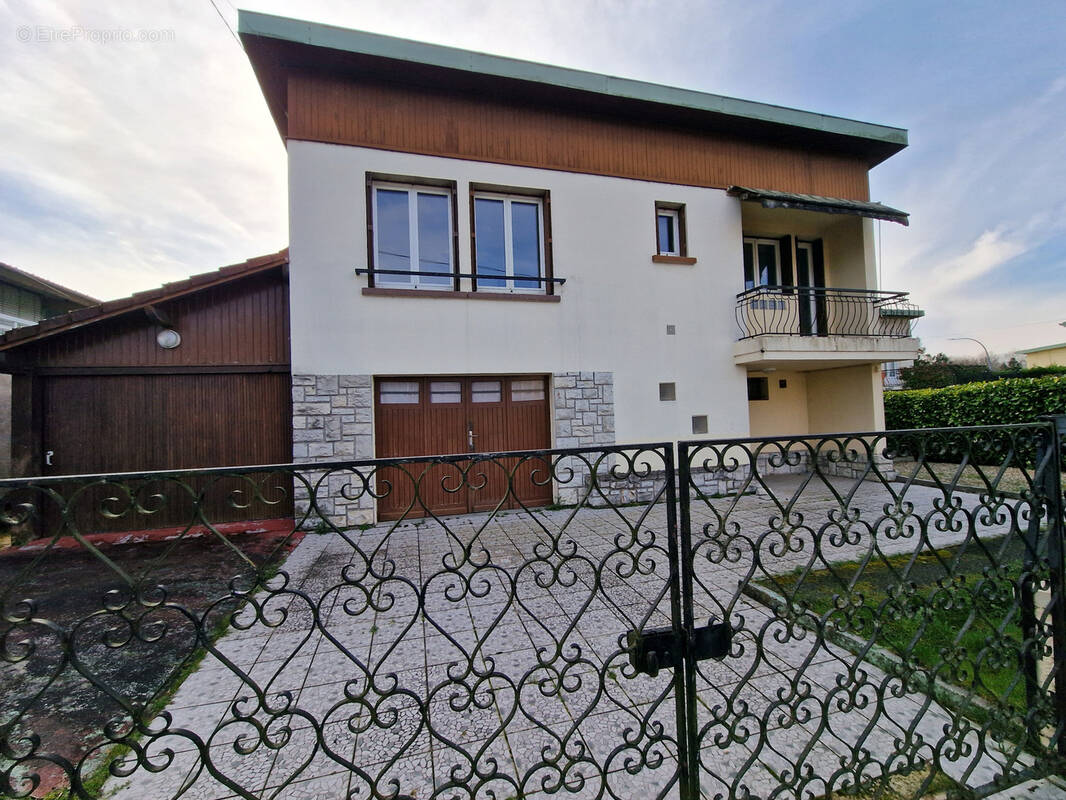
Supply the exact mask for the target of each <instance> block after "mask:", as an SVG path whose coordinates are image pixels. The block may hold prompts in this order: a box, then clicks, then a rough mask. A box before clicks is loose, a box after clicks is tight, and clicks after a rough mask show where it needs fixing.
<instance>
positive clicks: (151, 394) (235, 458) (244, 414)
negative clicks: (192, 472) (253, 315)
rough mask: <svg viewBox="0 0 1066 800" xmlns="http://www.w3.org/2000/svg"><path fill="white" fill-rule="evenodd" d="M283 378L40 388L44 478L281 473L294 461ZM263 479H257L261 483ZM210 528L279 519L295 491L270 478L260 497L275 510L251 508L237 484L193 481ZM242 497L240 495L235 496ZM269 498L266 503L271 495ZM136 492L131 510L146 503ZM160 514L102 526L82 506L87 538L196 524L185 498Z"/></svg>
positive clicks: (104, 379) (62, 381)
mask: <svg viewBox="0 0 1066 800" xmlns="http://www.w3.org/2000/svg"><path fill="white" fill-rule="evenodd" d="M290 398H291V394H290V378H289V375H288V374H284V373H240V374H234V373H226V374H207V375H77V376H62V377H59V376H57V377H49V378H46V379H45V380H44V398H43V399H44V409H43V411H44V450H45V451H46V452H48V451H51V464H50V465H49V466H45V467H44V470H45V472H46V474H49V475H76V474H85V473H104V472H143V471H148V470H173V469H193V468H202V467H229V466H248V465H254V464H278V463H288V462H289V461H291V458H292V427H291V419H292V417H291V399H290ZM260 478H262V476H260ZM195 483H196V487H197V488H198V489H200V490H203V491H205V492H206V494H205V497H206V499H207V503H206V504H205V515H206V516H207V518H208V519H209V520H210V521H212V522H216V521H217V522H228V521H233V520H241V519H263V518H267V517H284V516H287V515H291V513H292V485H291V481H289V480H281V479H279V478H277V477H276V476H274V477H272V478H271V481H270V482H269V484H268V485H267V486H265V487H264V488H265V490H266V491H267V492H268V495H269V496H271V499H279V498H285V500H284V501H283V502H281V503H278V504H276V505H274V504H268V503H263V502H254V501H253V502H252V505H251V507H249V508H238V507H236V506H238V505H241V500H242V497H249V493H248V492H247V489H248V486H247V485H246V484H242V482H241V481H238V480H234V479H223V480H219V479H213V480H211V481H210V482H208V481H196V482H195ZM242 489H243V490H244V491H245V494H244V495H234V494H233V492H234V491H240V490H242ZM271 492H272V494H270V493H271ZM150 494H151V487H142V488H141V491H140V496H139V497H138V498H137V499H138V500H144V501H145V502H146V503H148V504H149V506H150V505H151V501H150V500H147V498H148V496H149V495H150ZM165 497H166V500H167V503H166V505H165V506H164V508H163V510H162V511H161V512H159V513H156V514H142V513H138V512H136V511H135V510H129V509H123V510H124V511H125V513H123V514H122V515H121V517H120V518H119V519H115V520H106V519H104V518H103V517H102V516H101V515H100V513H99V510H98V509H94V508H92V503H91V502H89V501H88V500H87V501H86V502H84V503H79V509H80V508H81V507H82V506H84V509H85V510H84V512H82V513H79V516H78V519H79V521H80V523H81V524H82V526H83V529H84V530H104V529H107V530H134V529H139V528H146V527H165V526H169V525H184V524H187V523H188V522H189V521H190V519H193V518H194V517H195V512H194V509H193V508H192V503H191V499H190V498H189V497H188V495H187V494H183V493H181V492H174V491H173V490H172V489H169V490H167V491H166V492H165Z"/></svg>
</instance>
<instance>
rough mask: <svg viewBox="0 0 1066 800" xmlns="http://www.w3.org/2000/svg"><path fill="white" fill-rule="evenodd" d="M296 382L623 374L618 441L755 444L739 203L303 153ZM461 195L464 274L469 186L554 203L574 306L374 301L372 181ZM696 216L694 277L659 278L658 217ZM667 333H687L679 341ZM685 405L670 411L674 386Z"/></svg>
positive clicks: (296, 186)
mask: <svg viewBox="0 0 1066 800" xmlns="http://www.w3.org/2000/svg"><path fill="white" fill-rule="evenodd" d="M288 152H289V202H290V214H289V219H290V293H291V303H290V308H291V317H292V319H291V322H292V332H291V335H292V371H293V373H294V374H319V375H331V374H342V375H345V374H375V375H380V374H470V373H554V372H566V371H593V370H596V371H604V372H612V373H613V374H614V401H615V417H616V419H615V426H616V431H617V433H616V435H617V440H618V441H619V442H636V441H648V440H658V439H676V438H678V437H686V436H691V418H692V416H694V415H698V414H706V415H707V416H708V422H709V427H710V434H711V435H714V436H742V435H745V434H746V433H747V432H748V404H747V395H746V384H745V371H744V369H743V368H740V367H737V366H735V365H734V363H733V356H732V345H733V341H734V340H735V338H736V330H735V322H734V314H733V308H734V302H735V296H736V293H737V292H738V291H740V290H741V288H742V285H743V267H742V262H741V246H740V242H741V238H742V233H741V220H740V203H739V202H738V201H737V200H736V199H734V198H731V197H728V196H727V195H726V193H725V192H724V191H720V190H711V189H698V188H691V187H683V186H673V185H667V184H656V183H648V182H643V181H633V180H625V179H620V178H605V177H599V176H589V175H579V174H572V173H565V172H553V171H549V170H538V169H528V168H522V167H513V166H506V165H495V164H485V163H478V162H467V161H461V160H456V159H443V158H434V157H428V156H417V155H411V154H405V153H392V152H387V151H381V150H370V149H365V148H357V147H348V146H340V145H327V144H319V143H312V142H299V141H290V142H289V144H288ZM367 172H374V173H387V174H393V175H408V176H419V177H424V178H437V179H448V180H456V181H458V209H459V215H458V216H459V219H458V230H459V265H460V271H461V272H469V271H470V219H469V215H470V211H469V207H470V206H469V200H468V197H469V184H470V183H471V182H475V183H487V184H496V185H501V186H514V187H525V188H532V189H547V190H549V191H550V192H551V227H552V237H553V253H554V259H553V260H554V271H555V275H556V276H558V277H565V278H567V283H566V284H565V285H564V286H562V287H560V288H559V289H558V293H559V294H560V295H561V297H562V300H561V302H559V303H535V302H529V303H525V302H487V301H481V300H462V299H433V298H429V299H422V298H414V297H401V298H392V297H380V296H364V295H362V294H361V290H362V288H363V287H364V286H366V283H367V278H366V276H361V275H356V274H355V272H354V270H355V269H356V268H357V267H366V266H368V265H367V263H366V260H367V244H366V235H367V230H366V228H367V225H366V220H367V215H366V173H367ZM656 201H669V202H675V203H684V204H685V206H686V212H685V213H686V220H687V239H688V254H689V255H690V256H694V257H696V258H697V263H696V264H695V265H693V266H678V265H665V264H654V263H652V261H651V256H652V255H653V253H654V252H655V227H654V204H655V202H656ZM667 324H672V325H676V326H677V333H676V335H674V336H667V335H666V326H667ZM665 381H673V382H676V384H677V400H676V401H675V402H661V401H660V400H659V390H658V384H659V382H665Z"/></svg>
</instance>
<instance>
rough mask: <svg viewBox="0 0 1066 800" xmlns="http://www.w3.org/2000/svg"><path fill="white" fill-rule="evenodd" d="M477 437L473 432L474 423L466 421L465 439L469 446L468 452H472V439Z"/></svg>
mask: <svg viewBox="0 0 1066 800" xmlns="http://www.w3.org/2000/svg"><path fill="white" fill-rule="evenodd" d="M476 438H477V434H476V433H474V423H472V422H471V423H467V426H466V441H467V444H468V445H469V446H470V452H471V453H472V452H474V439H476Z"/></svg>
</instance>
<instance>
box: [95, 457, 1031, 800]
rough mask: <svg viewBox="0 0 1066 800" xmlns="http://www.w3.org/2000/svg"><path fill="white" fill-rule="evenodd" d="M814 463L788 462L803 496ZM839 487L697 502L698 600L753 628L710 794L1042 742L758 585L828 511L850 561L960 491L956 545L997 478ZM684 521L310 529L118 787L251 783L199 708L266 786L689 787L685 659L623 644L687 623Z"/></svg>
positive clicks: (805, 545)
mask: <svg viewBox="0 0 1066 800" xmlns="http://www.w3.org/2000/svg"><path fill="white" fill-rule="evenodd" d="M799 481H800V479H799V478H797V477H794V476H793V477H791V478H787V479H777V480H776V481H774V482H773V483H772V484H771V488H772V489H773V491H774V494H775V495H776V496H778V497H789V496H791V495H794V494H795V493H796V491H798V490H799V487H800V483H799ZM833 488H836V489H837V490H838V491H841V490H843V491H845V492H846V491H847V490H849V489H854V490H855V492H854V496H853V497H851V498H850V499H849V500H848V501H847V502H846V504H845V505H846V511H844V512H843V513H844V516H843V517H841V516H840V514H841V513H842V507H841V503H840V501H839V499H838V498H837V497H836V496H835V495H834V494H833V492H832V491H831V490H830V487H829V486H827V485H825V484H811V485H809V486H807V487H806V488H805V489H804V490H803V493H802V495H801V500H802V502H801V504H799V505H797V507H796V509H793V510H799V509H800V508H802V513H803V514H804V519H803V520H799V519H798V518H795V517H793V516H790V510H789V509H787V508H786V509H784V511H782V509H780V508H779V507H778V506H777V505H775V503H774V502H773V501H772V499H771V498H768V497H767V496H766V495H765V494H762V495H751V496H746V497H742V498H729V497H726V498H717V499H713V500H710V501H707V502H705V503H695V504H694V506H693V526H692V527H693V537H694V541H693V544H694V553H695V557H694V561H693V563H694V574H695V578H696V581H695V589H694V601H695V613H696V619H697V622H698V623H702V622H704V621H705V620H706V619H707V618H715V619H722V618H724V617H728V619H729V620H730V621H731V623H732V625H733V627H734V629H735V638H734V644H733V650H732V653H731V655H730V656H729V657H728V658H726V659H724V660H722V661H706V662H701V664H700V669H699V673H698V675H697V676H696V682H697V688H698V702H697V717H698V720H699V723H700V729H701V734H700V763H701V778H700V780H701V786H702V789H703V792H704V794H705V795H706V796H707V797H714V796H716V795H720V794H725V795H730V796H731V795H737V796H739V795H741V794H742V793H743V792H744V791H745V790H747V791H749V792H751V793H752V794H753V795H756V796H761V797H766V796H769V795H771V794H772V793H774V792H775V791H776V792H779V793H780V794H781V796H786V797H791V796H796V795H798V794H800V793H801V792H805V791H810V792H813V794H814V795H818V794H821V793H824V791H825V789H826V784H825V783H824V781H827V780H830V779H832V776H833V775H834V773H835V772H836V771H838V770H841V769H842V765H844V766H845V767H847V768H849V769H850V770H851V774H852V775H856V774H858V775H875V774H879V771H880V767H878V766H877V762H879V761H881V762H883V761H885V760H891V761H892V762H893V764H894V766H895V768H898V767H899V766H900V765H901V764H902V763H903V759H905V758H910V759H913V758H917V757H921V756H925V757H931V756H932V754H933V753H934V750H935V751H936V752H937V753H938V755H939V757H940V759H941V761H942V764H943V766H945V767H946V768H947V770H948V771H949V772H951V773H952V774H953V775H954V776H955V777H957V778H960V779H963V780H964V781H965V782H967V783H969V784H971V785H979V784H983V783H986V782H987V781H988V780H990V779H991V777H992V776H993V775H994V774H995V773H996V772H998V771H1000V770H1001V767H999V766H997V761H1003V760H1010V759H1013V758H1014V757H1015V755H1016V754H1007V755H1000V754H998V751H997V750H996V749H995V747H994V746H993V743H992V742H991V740H989V739H988V738H987V737H985V736H984V735H983V734H982V733H981V732H980V731H975V730H973V729H971V728H968V727H967V724H966V721H965V720H964V719H962V718H960V717H959V716H958V715H957V714H955V715H953V714H952V713H950V712H948V711H946V710H945V709H944V708H941V707H940V706H939V705H937V704H936V703H935V702H932V701H931V700H930V699H928V698H926V697H925V696H924V695H921V694H917V693H914V692H913V691H909V690H908V687H906V686H904V685H903V684H902V682H901V681H900V680H899V679H897V678H892V677H889V676H887V675H886V674H885V673H884V672H882V671H881V670H879V669H878V668H876V667H875V666H873V665H872V664H870V663H868V662H867V661H864V660H862V659H861V658H860V657H858V656H856V655H853V654H852V653H850V652H848V651H845V650H843V649H841V648H838V647H836V646H833V645H831V644H828V643H826V642H824V641H822V640H820V639H817V638H816V637H815V636H814V635H813V634H812V633H810V632H809V631H806V630H804V629H803V628H802V627H799V626H797V625H794V624H790V623H789V622H788V621H787V620H784V619H782V618H780V617H778V616H776V615H775V614H774V613H773V612H772V611H771V609H770V608H768V607H766V606H764V605H761V604H760V603H758V602H756V601H755V600H752V599H750V598H749V597H747V596H745V595H744V594H743V593H741V592H740V591H739V587H740V586H741V585H742V584H744V583H746V582H748V581H749V580H754V581H758V580H759V579H760V578H763V579H765V578H766V577H767V576H769V575H774V574H781V573H785V572H789V571H791V570H793V569H795V568H796V567H797V566H802V565H803V564H805V563H807V562H808V561H809V560H810V559H811V558H812V547H811V541H812V538H814V537H816V536H820V548H821V552H823V553H824V555H825V558H826V559H828V560H832V561H841V560H849V559H853V558H856V557H861V555H862V554H863V553H864V552H866V551H867V550H868V549H869V548H870V547H871V545H872V543H874V542H876V543H877V545H878V546H879V547H881V548H883V549H884V551H885V552H893V551H913V550H914V549H915V547H916V544H917V543H918V542H919V538H918V537H919V532H917V531H916V530H914V529H910V530H909V529H908V526H907V520H908V519H909V520H911V521H912V522H913V520H914V519H915V518H916V517H915V515H917V516H921V515H924V514H929V515H931V518H936V519H939V518H941V517H943V519H944V524H943V525H940V526H939V528H940V529H939V530H938V526H937V525H935V524H931V525H928V526H927V527H928V528H929V530H931V532H932V533H931V543H932V544H934V545H937V546H939V545H943V544H948V543H951V542H956V541H959V540H961V539H962V538H963V537H964V536H965V535H966V531H967V528H968V526H969V525H970V524H973V525H974V526H975V528H976V529H978V530H980V531H981V532H982V534H987V535H990V536H991V535H996V534H997V532H999V533H1001V532H1003V531H1005V530H1007V529H1008V528H1009V525H1007V523H1006V522H1005V521H1004V520H1002V519H984V520H983V521H982V520H980V519H978V517H979V516H980V515H972V516H971V515H968V513H967V509H969V508H972V507H973V506H975V505H976V503H977V498H976V497H975V496H969V495H962V496H961V497H962V498H963V500H962V503H961V505H960V506H959V507H958V508H956V509H954V510H952V509H951V508H947V509H942V510H938V509H937V499H938V498H940V497H941V495H940V493H939V492H937V491H936V490H932V489H924V488H920V487H912V488H911V489H910V491H909V492H908V497H907V500H908V501H909V502H911V503H912V504H913V505H914V509H913V513H912V515H910V516H908V517H907V518H906V519H904V518H903V517H900V516H895V518H894V513H895V512H894V511H893V509H895V508H896V505H895V504H894V502H893V501H892V498H891V497H890V496H889V495H888V493H887V491H886V490H885V489H884V488H883V487H881V486H879V485H876V484H872V483H871V484H862V485H860V486H858V487H852V486H850V485H848V484H845V483H844V482H841V481H836V482H834V487H833ZM886 503H887V504H888V510H889V513H888V515H887V516H886V513H885V512H886ZM834 515H835V516H834ZM775 516H776V517H777V518H779V519H784V520H786V522H788V523H789V525H788V527H790V528H791V529H792V533H791V534H790V536H788V537H784V536H783V535H782V534H780V533H777V532H775V531H774V530H773V529H772V526H771V525H770V524H769V523H768V520H770V519H771V518H774V517H775ZM834 519H835V520H837V522H832V521H831V520H834ZM877 520H880V522H878V521H877ZM827 521H829V528H828V529H826V530H823V529H822V526H823V525H824V524H825V523H826V522H827ZM960 521H961V522H962V523H963V524H961V525H960V524H956V523H958V522H960ZM733 523H736V527H734V526H733ZM666 530H667V526H666V515H665V507H664V506H662V505H658V506H654V507H651V508H648V507H627V508H623V509H619V510H615V509H596V510H594V509H587V508H583V509H580V510H577V511H573V510H558V511H535V512H532V513H519V512H513V513H504V514H499V515H496V516H490V515H485V514H482V515H473V516H467V517H461V518H448V519H445V520H443V521H440V522H436V521H422V522H405V523H401V524H399V525H395V526H389V525H381V526H378V527H375V528H371V529H369V530H367V531H363V532H359V531H353V532H351V533H349V534H346V535H345V536H341V535H336V534H332V535H318V536H315V535H311V536H308V537H307V538H306V539H304V541H303V542H302V543H301V544H300V546H299V547H298V548H297V549H296V551H295V552H294V553H293V554H292V556H291V557H290V558H289V560H288V562H287V563H286V565H285V574H283V575H279V576H278V577H277V578H276V579H274V582H273V583H272V585H271V589H272V591H271V592H270V593H263V594H261V595H259V597H258V598H257V603H258V604H259V605H258V610H257V611H256V612H253V611H251V610H249V611H248V612H247V613H245V614H243V615H241V616H240V617H239V618H238V619H237V625H238V627H239V628H240V629H239V630H234V631H231V632H229V633H228V634H227V635H226V636H225V637H224V638H222V639H221V640H220V641H219V643H218V645H217V650H218V655H217V656H216V655H210V656H209V657H208V658H207V659H206V660H205V662H204V663H203V665H202V667H201V668H200V669H199V670H198V671H197V672H196V673H195V674H193V675H192V676H191V677H190V678H189V679H188V680H186V682H185V683H184V685H183V686H182V687H181V689H180V691H179V692H178V693H177V695H176V696H175V697H174V698H173V701H172V702H171V704H170V705H169V707H168V712H169V713H170V714H171V715H172V718H173V722H172V725H171V728H170V730H171V731H173V732H172V733H167V734H164V735H160V736H159V737H158V738H155V739H153V740H151V741H150V743H149V745H148V746H147V749H146V756H145V757H146V759H147V760H148V761H149V762H151V763H152V764H155V765H157V766H162V765H164V764H166V763H167V760H168V759H172V761H171V762H170V763H169V765H168V766H167V768H166V769H164V770H162V771H159V772H155V773H153V772H151V771H149V770H148V769H146V768H145V766H144V765H142V766H141V767H140V768H138V769H136V770H135V771H134V772H133V774H132V775H131V776H130V777H128V778H125V779H117V778H116V779H112V781H111V783H110V787H111V788H112V789H115V790H117V791H116V796H117V797H119V798H123V799H124V800H125V798H129V799H130V800H133V798H138V799H139V798H146V797H150V798H163V797H170V796H174V795H177V794H178V793H179V792H180V791H181V790H182V789H183V788H185V790H186V791H185V793H184V794H182V795H181V796H182V797H188V798H205V799H206V798H227V797H231V796H237V794H236V792H234V791H233V789H232V788H231V787H229V786H227V785H226V783H225V782H224V781H222V780H220V779H219V776H218V775H214V774H212V773H211V770H210V769H208V768H206V767H205V758H204V757H203V755H204V754H202V753H201V752H200V751H199V750H198V748H197V745H196V743H195V741H194V740H193V739H192V738H190V737H189V736H188V735H187V734H184V733H182V731H189V732H191V733H195V734H196V735H197V736H199V737H201V738H202V739H203V740H204V741H205V742H206V751H209V753H210V759H209V760H210V762H211V764H212V765H213V767H214V769H216V770H218V771H220V772H221V773H223V774H224V775H225V776H227V777H228V778H229V779H230V780H232V781H233V782H234V783H237V784H239V785H241V786H243V787H246V789H247V790H248V791H249V792H251V793H252V794H253V795H255V796H257V797H258V796H262V797H287V798H334V797H345V796H348V797H354V798H362V797H374V796H378V795H376V794H375V793H374V791H375V790H376V791H377V792H379V793H381V796H386V797H387V796H392V795H394V794H398V795H400V796H409V797H416V798H425V797H429V796H431V795H433V793H434V788H436V791H437V792H438V794H437V795H435V796H439V797H449V798H450V797H453V796H454V797H461V798H468V797H485V798H488V797H495V798H500V800H502V798H508V797H517V796H519V795H522V796H527V797H541V796H547V795H548V794H552V793H556V794H555V796H563V797H582V798H584V797H590V798H591V797H612V796H613V797H618V798H634V797H649V798H650V797H655V796H660V795H661V796H666V797H674V796H677V783H676V782H677V777H678V767H677V760H676V756H677V745H676V735H677V734H676V729H675V725H674V720H675V707H674V695H673V691H672V685H671V681H672V680H673V679H674V676H673V671H672V670H663V671H661V672H660V673H659V675H658V676H657V677H654V678H653V677H650V676H648V675H645V674H640V673H636V672H635V671H634V670H633V669H632V668H631V667H630V666H629V662H628V656H627V654H626V653H625V652H624V651H623V650H622V647H624V643H625V635H626V633H627V632H628V631H630V630H635V629H639V630H646V629H648V628H653V627H657V626H663V625H668V624H669V613H670V602H671V597H670V591H669V577H668V573H669V568H668V563H669V562H668V557H667V555H668V554H667V549H668V546H669V543H668V541H667V538H666ZM908 530H909V532H908ZM286 576H287V577H286ZM219 656H222V657H224V659H226V660H228V661H229V662H230V663H231V664H232V665H233V667H235V668H236V669H237V670H238V671H239V672H240V673H243V676H244V677H242V675H241V674H238V673H236V672H234V670H233V669H232V668H231V667H230V666H229V665H227V664H226V663H224V661H223V659H222V658H219ZM256 686H257V687H259V689H260V690H261V692H262V693H261V694H257V691H256ZM159 727H162V722H160V725H159ZM945 737H946V738H947V739H948V740H949V743H948V744H947V745H946V746H945V745H943V744H941V743H940V742H941V740H942V739H944V738H945ZM168 750H169V751H171V752H172V755H171V756H168V755H167V751H168ZM893 754H895V755H893ZM1013 768H1017V765H1016V764H1015V765H1014V767H1013ZM839 779H840V778H839V776H838V777H837V780H838V781H839ZM557 792H561V794H558V793H557Z"/></svg>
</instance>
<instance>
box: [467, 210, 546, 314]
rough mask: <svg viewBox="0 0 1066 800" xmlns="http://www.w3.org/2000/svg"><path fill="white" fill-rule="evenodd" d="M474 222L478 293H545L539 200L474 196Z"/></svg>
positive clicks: (542, 235) (542, 215)
mask: <svg viewBox="0 0 1066 800" xmlns="http://www.w3.org/2000/svg"><path fill="white" fill-rule="evenodd" d="M473 222H474V265H475V270H474V271H475V273H476V274H477V289H478V291H482V290H485V291H497V292H500V291H502V292H537V293H541V294H545V293H546V292H547V286H548V285H547V282H546V281H543V280H539V279H541V278H544V277H546V276H545V274H544V270H545V267H544V263H545V261H544V202H543V201H542V200H541V199H540V198H539V197H531V196H527V195H507V194H496V193H494V192H475V193H474V220H473Z"/></svg>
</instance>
